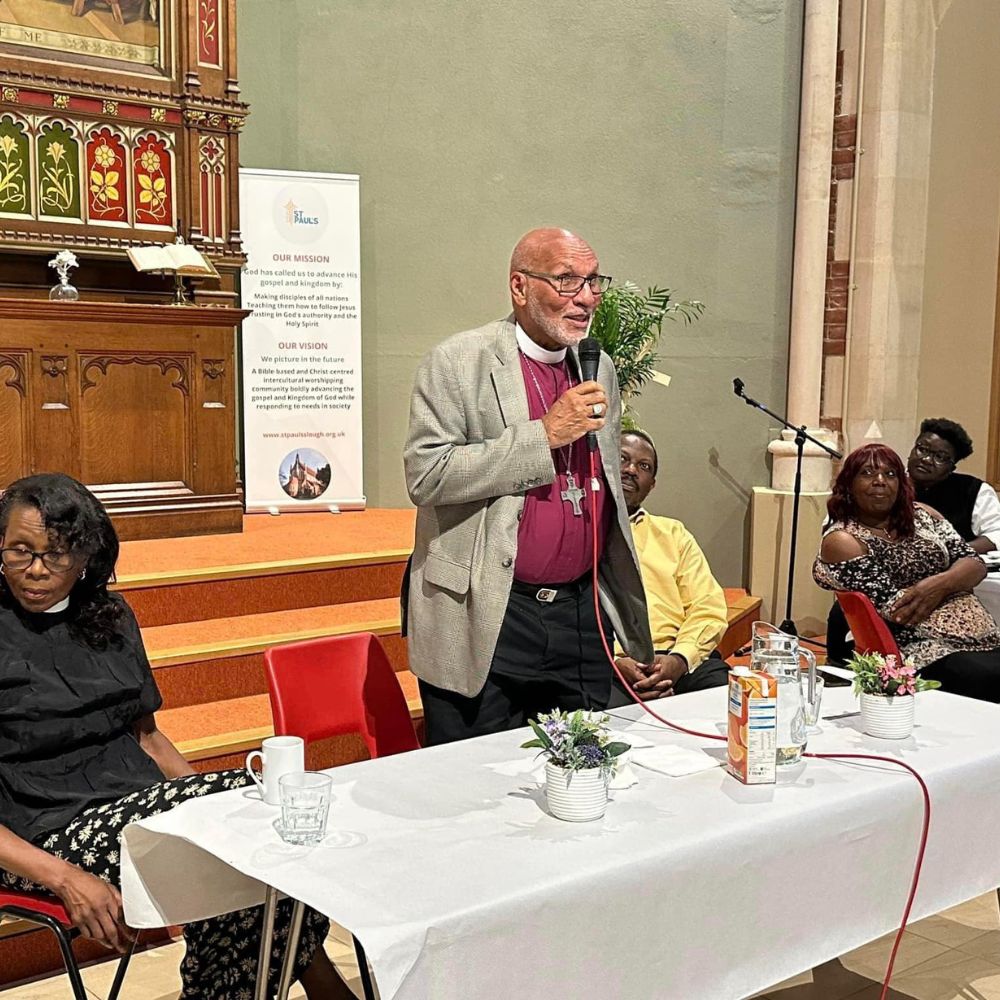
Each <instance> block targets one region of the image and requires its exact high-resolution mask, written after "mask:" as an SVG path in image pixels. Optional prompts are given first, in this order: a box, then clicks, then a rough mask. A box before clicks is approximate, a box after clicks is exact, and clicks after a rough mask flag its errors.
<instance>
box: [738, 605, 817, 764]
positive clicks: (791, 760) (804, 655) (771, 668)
mask: <svg viewBox="0 0 1000 1000" xmlns="http://www.w3.org/2000/svg"><path fill="white" fill-rule="evenodd" d="M803 660H805V663H806V670H805V671H803V669H802V666H801V664H802V661H803ZM750 665H751V667H752V668H753V669H754V670H763V671H764V672H765V673H767V674H770V675H771V676H772V677H773V678H774V679H775V680H776V681H777V682H778V733H777V748H778V764H797V763H798V762H799V761H800V760H801V759H802V751H803V750H804V749H805V746H806V703H805V700H804V698H803V692H802V685H803V674H805V684H806V685H807V688H806V697H807V698H809V701H810V703H812V702H813V700H814V698H815V690H816V657H815V656H813V654H812V653H810V652H809V651H808V650H805V649H801V648H799V637H798V636H796V635H789V634H788V633H787V632H782V631H780V630H779V629H777V628H775V627H774V626H773V625H771V624H769V623H768V622H754V623H753V649H752V652H751V655H750Z"/></svg>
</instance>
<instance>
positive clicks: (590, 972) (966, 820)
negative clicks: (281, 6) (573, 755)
mask: <svg viewBox="0 0 1000 1000" xmlns="http://www.w3.org/2000/svg"><path fill="white" fill-rule="evenodd" d="M918 697H919V701H918V704H917V728H916V730H915V733H914V736H913V737H912V738H910V739H908V740H904V741H899V742H894V741H881V740H874V739H871V738H869V737H866V736H864V735H863V734H862V733H861V732H860V720H859V718H858V716H857V714H856V704H855V702H854V699H853V698H852V696H851V695H850V692H849V690H848V689H832V690H828V691H827V692H826V698H825V700H826V705H825V706H824V714H825V715H829V714H831V713H832V714H834V715H835V716H839V717H837V718H834V719H833V720H829V721H825V722H824V723H823V732H822V733H821V734H819V735H817V736H814V737H812V739H811V743H810V749H813V750H818V751H834V750H842V751H846V752H858V751H861V752H864V751H867V752H881V753H883V754H888V755H891V756H894V757H898V758H900V759H905V760H906V761H907V762H908V763H910V764H912V765H914V766H915V767H917V768H918V770H919V771H920V772H921V773H922V774H923V775H924V777H925V779H926V780H927V783H928V785H929V786H930V789H931V795H932V797H933V810H934V811H933V816H932V824H931V835H930V842H929V847H928V853H927V860H926V863H925V867H924V875H923V878H922V881H921V888H920V891H919V893H918V895H917V901H916V905H915V908H914V912H913V915H912V919H914V920H915V919H918V918H920V917H922V916H926V915H927V914H930V913H934V912H937V911H939V910H941V909H943V908H945V907H947V906H950V905H953V904H955V903H958V902H960V901H962V900H965V899H968V898H970V897H972V896H975V895H977V894H979V893H981V892H984V891H986V890H988V889H990V888H992V887H994V886H997V885H1000V851H998V850H997V830H1000V739H998V735H997V734H998V732H1000V726H998V724H1000V707H997V706H994V705H989V704H985V703H981V702H973V701H968V700H965V699H961V698H957V697H954V696H951V695H946V694H942V693H941V692H928V693H925V694H922V695H920V696H918ZM725 698H726V690H725V688H721V689H715V690H712V691H707V692H702V693H697V694H689V695H684V696H682V697H678V698H673V699H667V700H665V701H662V702H660V703H659V706H660V709H661V711H664V712H665V713H667V714H668V716H669V717H671V718H674V719H676V720H679V721H680V720H689V721H691V720H693V721H694V722H695V723H697V724H699V725H701V726H713V727H715V728H716V730H717V731H722V729H723V726H722V723H723V721H724V718H725V716H724V712H725ZM638 713H639V709H638V708H635V707H632V708H629V709H626V710H622V711H621V712H618V713H615V714H616V715H618V716H620V717H626V721H625V722H624V723H622V724H620V725H619V726H618V728H625V729H627V728H628V726H629V725H630V724H631V723H630V722H629V721H628V719H631V718H635V717H636V716H637V715H638ZM636 725H637V727H638V731H641V732H642V733H643V735H646V736H649V737H650V738H651V739H652V740H653V741H654V742H655V743H664V744H667V743H674V744H679V745H684V746H689V747H698V746H703V747H705V748H706V749H707V750H708V751H709V752H711V753H714V754H718V755H720V757H721V755H722V753H723V751H724V746H725V745H724V744H722V743H718V744H716V743H710V742H708V741H705V740H699V739H695V738H692V737H686V736H681V735H679V734H676V733H674V732H671V731H663V730H661V729H657V728H654V727H653V726H651V725H650V724H648V723H645V722H640V723H637V724H636ZM525 734H526V731H520V732H517V733H506V734H501V735H497V736H491V737H485V738H482V739H478V740H472V741H468V742H465V743H462V744H454V745H451V746H447V747H438V748H434V749H430V750H422V751H417V752H415V753H412V754H404V755H401V756H397V757H391V758H386V759H383V760H376V761H366V762H363V763H359V764H352V765H348V766H346V767H340V768H337V769H335V770H333V771H332V772H331V773H332V774H333V779H334V792H335V795H336V801H335V802H334V804H333V807H332V813H331V834H330V836H329V837H328V840H327V842H326V843H324V844H322V845H320V846H318V847H315V848H311V849H309V848H299V847H292V846H289V845H286V844H284V843H283V842H282V841H281V840H280V839H279V837H278V835H277V833H276V832H275V831H274V829H273V827H272V824H273V821H274V819H275V816H276V812H277V810H276V809H274V808H272V807H269V806H266V805H263V804H262V803H260V802H259V801H254V800H253V799H250V798H248V797H246V793H244V792H243V791H241V790H237V791H234V792H225V793H222V794H220V795H216V796H211V797H206V798H204V799H199V800H194V801H191V802H188V803H185V804H184V805H183V806H181V807H179V808H178V809H176V810H175V811H173V812H170V813H165V814H163V815H161V816H157V817H153V818H151V819H148V820H144V821H142V822H141V823H138V824H133V825H131V826H129V827H128V828H127V829H126V831H125V835H124V841H123V845H124V850H123V856H122V874H123V892H124V897H125V912H126V917H127V919H128V921H129V923H130V924H132V925H134V926H137V927H146V926H162V925H164V924H168V923H180V922H184V921H186V920H190V919H194V918H199V917H204V916H208V915H211V914H213V913H216V912H221V911H224V910H226V909H232V908H235V907H237V906H242V905H245V904H247V903H249V902H254V901H259V900H260V899H261V898H262V889H261V883H268V884H270V885H273V886H275V887H277V888H278V889H280V890H281V891H282V892H284V893H287V894H288V895H290V896H293V897H296V898H298V899H302V900H304V901H305V902H306V903H308V904H309V905H310V906H313V907H315V908H316V909H319V910H322V911H323V912H325V913H327V914H328V915H329V916H330V917H332V918H333V919H334V920H336V921H337V922H338V923H340V924H342V925H343V926H345V927H347V928H348V929H350V930H351V931H353V932H354V933H355V934H356V935H357V936H358V938H359V939H360V940H361V942H362V943H363V944H364V946H365V949H366V950H367V952H368V957H369V959H370V961H371V963H372V965H373V967H374V971H375V977H376V981H377V982H378V984H379V989H380V991H381V995H382V997H383V998H384V1000H391V998H400V1000H417V998H423V1000H426V998H434V1000H452V998H454V1000H459V998H462V1000H477V998H483V1000H487V998H489V1000H494V998H495V997H497V996H547V997H552V998H561V997H566V998H578V997H581V996H601V997H614V998H616V1000H625V998H636V1000H648V998H649V997H653V996H655V997H661V998H683V1000H692V998H712V1000H726V998H741V997H745V996H747V995H749V994H751V993H753V992H755V991H756V990H759V989H762V988H764V987H766V986H768V985H770V984H772V983H775V982H777V981H779V980H781V979H784V978H785V977H787V976H790V975H794V974H796V973H798V972H800V971H802V970H804V969H807V968H810V967H812V966H813V965H815V964H817V963H820V962H823V961H826V960H828V959H830V958H833V957H835V956H837V955H840V954H842V953H844V952H846V951H848V950H850V949H852V948H855V947H857V946H859V945H861V944H863V943H864V942H866V941H869V940H872V939H873V938H875V937H878V936H879V935H881V934H884V933H886V932H887V931H890V930H892V929H893V928H894V927H896V926H897V924H898V921H899V919H900V916H901V913H902V909H903V904H904V901H905V896H906V891H907V887H908V884H909V880H910V876H911V871H912V864H913V859H914V855H915V851H916V846H917V836H918V830H919V823H920V795H919V791H918V788H917V785H916V783H915V782H914V780H913V779H912V778H911V777H909V776H908V775H906V774H905V773H904V772H902V771H901V770H899V769H898V768H890V767H888V766H883V765H877V764H862V765H857V764H845V763H838V762H828V761H818V760H810V761H808V762H805V763H804V764H802V765H799V766H797V767H796V768H794V769H793V770H792V771H791V772H790V773H788V774H785V775H782V776H781V779H780V781H779V783H778V784H777V785H771V786H758V787H749V788H748V787H744V786H742V785H741V784H739V783H738V782H737V781H736V780H735V779H733V778H731V777H729V776H728V775H727V774H726V773H725V772H724V771H723V770H722V769H721V768H720V769H715V770H711V771H704V772H702V773H699V774H694V775H689V776H687V777H683V778H669V777H666V776H665V775H660V774H656V773H654V772H651V771H647V770H640V769H639V768H636V773H637V775H638V777H639V783H638V784H637V785H635V786H633V787H632V788H629V789H626V790H622V791H618V792H614V793H613V801H612V802H611V804H610V805H609V807H608V812H607V815H606V816H605V818H604V819H603V820H601V821H597V822H594V823H588V824H579V825H578V824H572V823H565V822H560V821H559V820H556V819H553V818H552V817H551V816H549V815H548V814H547V813H546V811H545V809H544V806H543V802H544V795H543V791H542V789H540V788H539V787H538V786H537V785H536V783H535V781H534V779H533V778H531V777H530V776H524V777H521V776H510V775H509V774H508V775H505V774H503V773H500V772H502V771H504V770H508V771H509V768H503V767H500V769H499V771H498V770H495V769H494V767H495V766H496V765H502V764H504V763H508V762H512V761H517V760H520V759H523V756H524V755H525V754H529V753H531V751H521V750H518V749H517V746H518V744H519V743H520V742H521V741H522V740H523V739H524V738H525ZM491 765H493V767H491ZM230 866H231V867H230ZM255 880H256V881H255Z"/></svg>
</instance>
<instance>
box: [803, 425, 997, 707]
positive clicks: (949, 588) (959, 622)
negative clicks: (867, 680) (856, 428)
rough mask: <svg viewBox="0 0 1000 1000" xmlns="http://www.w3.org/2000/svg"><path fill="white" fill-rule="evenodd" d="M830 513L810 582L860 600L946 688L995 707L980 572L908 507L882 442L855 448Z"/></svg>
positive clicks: (958, 541)
mask: <svg viewBox="0 0 1000 1000" xmlns="http://www.w3.org/2000/svg"><path fill="white" fill-rule="evenodd" d="M827 507H828V510H829V514H830V524H829V526H828V527H827V528H826V531H825V532H824V535H823V543H822V547H821V548H820V554H819V557H818V558H817V559H816V562H815V565H814V566H813V577H814V578H815V580H816V582H817V583H818V584H819V585H820V586H821V587H825V588H826V589H828V590H859V591H861V592H862V593H863V594H866V595H867V596H868V597H869V599H870V600H871V602H872V604H874V605H875V608H876V610H877V611H878V613H879V614H880V615H881V616H882V617H883V618H884V619H885V620H886V622H887V623H888V625H889V627H890V628H891V629H892V631H893V634H894V635H895V637H896V642H897V643H899V648H900V650H901V652H902V653H903V655H904V656H906V657H910V658H912V659H913V662H914V663H915V665H916V666H917V668H918V669H919V670H920V671H921V673H922V674H923V676H925V677H928V678H931V679H934V680H939V681H940V682H941V686H942V688H943V689H944V690H945V691H951V692H953V693H954V694H961V695H966V696H967V697H970V698H981V699H983V700H984V701H993V702H1000V629H998V628H997V623H996V622H995V621H994V620H993V618H992V617H991V616H990V614H989V612H988V611H987V610H986V608H984V607H983V605H982V604H981V603H980V602H979V600H978V599H977V598H976V596H975V595H974V594H973V593H972V589H973V587H975V586H976V584H977V583H979V582H980V581H981V580H982V579H983V577H984V576H985V575H986V567H985V566H984V565H983V561H982V560H981V559H980V558H979V557H978V556H977V555H976V553H975V552H973V551H972V549H971V548H970V547H969V543H968V542H966V541H965V540H964V539H963V538H961V537H960V536H959V534H958V532H957V531H955V529H954V528H953V527H952V526H951V524H950V523H949V522H948V521H946V520H945V519H944V518H943V517H942V516H941V515H940V514H938V513H937V511H934V510H931V509H930V508H928V507H926V506H924V505H923V504H920V503H916V502H915V501H914V499H913V485H912V483H911V482H910V479H909V477H908V476H907V475H906V470H905V469H904V467H903V462H902V460H901V459H900V457H899V456H898V455H897V454H896V453H895V452H894V451H893V450H892V449H891V448H887V447H885V445H881V444H868V445H865V446H863V447H861V448H858V449H856V450H855V451H852V452H851V454H850V455H848V456H847V458H846V459H845V461H844V465H843V468H842V469H841V470H840V475H838V476H837V480H836V482H835V483H834V485H833V493H832V495H831V497H830V500H829V503H828V504H827Z"/></svg>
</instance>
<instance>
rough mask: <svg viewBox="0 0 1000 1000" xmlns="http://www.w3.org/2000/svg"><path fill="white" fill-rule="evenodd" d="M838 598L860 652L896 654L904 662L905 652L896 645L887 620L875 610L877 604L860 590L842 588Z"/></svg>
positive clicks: (884, 654)
mask: <svg viewBox="0 0 1000 1000" xmlns="http://www.w3.org/2000/svg"><path fill="white" fill-rule="evenodd" d="M837 600H838V601H839V602H840V606H841V608H842V609H843V611H844V617H845V618H846V619H847V624H848V626H849V627H850V629H851V634H852V635H853V636H854V648H855V649H856V650H857V651H858V652H859V653H881V654H882V655H883V656H895V657H897V658H898V660H899V662H900V663H902V662H903V654H902V653H900V651H899V646H898V645H896V637H895V636H894V635H893V634H892V630H891V629H890V628H889V626H888V624H887V623H886V620H885V619H884V618H883V617H882V616H881V615H880V614H879V613H878V612H877V611H876V610H875V605H874V604H872V602H871V601H870V600H869V599H868V598H867V597H866V596H865V595H864V594H862V593H861V592H860V591H857V590H841V591H839V592H838V593H837Z"/></svg>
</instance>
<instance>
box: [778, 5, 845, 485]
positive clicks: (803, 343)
mask: <svg viewBox="0 0 1000 1000" xmlns="http://www.w3.org/2000/svg"><path fill="white" fill-rule="evenodd" d="M837 16H838V5H837V4H836V3H830V2H829V0H807V2H806V11H805V30H804V33H803V49H802V95H801V104H800V112H799V168H798V181H797V189H796V211H795V249H794V256H793V265H792V267H793V272H792V309H791V330H790V336H789V344H788V419H789V420H790V421H791V422H792V423H793V424H804V425H805V426H806V427H807V429H808V430H809V433H810V434H813V435H814V436H816V437H817V438H819V439H820V440H821V441H822V440H830V441H831V443H833V442H832V435H830V434H829V433H828V432H827V431H824V430H822V429H820V426H819V416H820V391H821V388H822V378H823V320H824V313H825V306H826V268H827V240H828V237H829V228H830V163H831V158H832V156H833V116H834V97H835V93H836V84H837ZM794 437H795V435H794V433H793V432H791V431H784V432H783V433H782V435H781V438H780V439H779V440H777V441H773V442H772V443H771V445H770V447H769V448H768V451H769V452H770V453H771V455H772V461H773V465H772V472H771V486H772V488H773V489H776V490H790V489H791V488H792V483H793V480H794V477H795V459H796V447H795V443H794ZM830 471H831V464H830V458H829V456H827V454H826V453H825V452H824V451H823V450H822V449H821V448H817V447H816V446H815V445H813V444H810V443H809V442H806V447H805V451H804V460H803V465H802V488H803V489H804V490H808V491H810V492H819V491H823V490H825V489H827V488H828V487H829V485H830Z"/></svg>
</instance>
